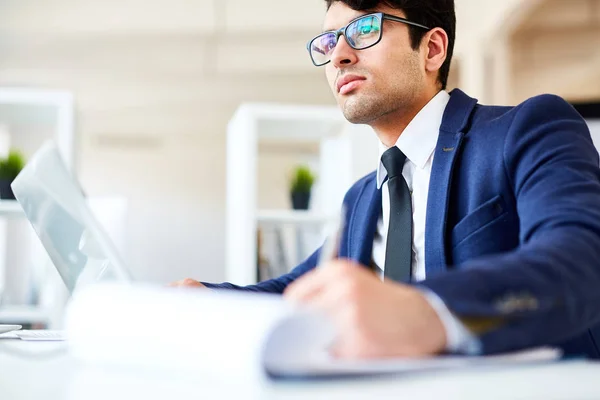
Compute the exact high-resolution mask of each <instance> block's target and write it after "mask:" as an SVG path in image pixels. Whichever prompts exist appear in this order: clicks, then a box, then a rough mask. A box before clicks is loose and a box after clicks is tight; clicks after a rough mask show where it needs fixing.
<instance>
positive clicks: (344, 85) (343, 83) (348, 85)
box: [336, 75, 367, 94]
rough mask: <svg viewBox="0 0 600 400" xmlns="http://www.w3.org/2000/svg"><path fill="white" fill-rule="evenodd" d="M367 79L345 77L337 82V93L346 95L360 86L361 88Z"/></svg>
mask: <svg viewBox="0 0 600 400" xmlns="http://www.w3.org/2000/svg"><path fill="white" fill-rule="evenodd" d="M366 79H367V78H365V77H364V76H358V75H345V76H344V77H342V78H341V79H339V80H338V81H337V84H336V86H337V91H338V93H340V94H346V93H348V92H350V91H352V90H354V89H356V88H357V87H358V86H360V84H361V82H362V81H364V80H366Z"/></svg>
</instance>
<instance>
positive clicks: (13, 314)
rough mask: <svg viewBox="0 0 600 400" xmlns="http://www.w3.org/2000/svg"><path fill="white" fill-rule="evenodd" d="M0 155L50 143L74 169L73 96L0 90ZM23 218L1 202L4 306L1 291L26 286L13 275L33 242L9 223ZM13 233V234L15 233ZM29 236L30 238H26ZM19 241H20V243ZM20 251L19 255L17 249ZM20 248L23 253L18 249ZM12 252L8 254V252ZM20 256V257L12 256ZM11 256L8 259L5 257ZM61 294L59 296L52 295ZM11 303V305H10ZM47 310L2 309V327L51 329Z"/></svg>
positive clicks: (12, 203)
mask: <svg viewBox="0 0 600 400" xmlns="http://www.w3.org/2000/svg"><path fill="white" fill-rule="evenodd" d="M0 128H1V129H0V133H1V134H2V135H1V136H2V140H1V141H0V142H1V143H0V145H1V147H2V148H0V152H3V153H6V152H7V151H8V147H10V146H11V145H12V146H16V147H19V149H20V150H26V153H31V152H33V151H35V150H36V149H37V148H38V147H39V146H41V144H42V143H43V141H45V140H47V139H54V140H55V141H56V143H57V146H58V149H59V151H60V153H61V155H62V156H63V158H64V160H65V162H66V164H67V166H68V167H69V168H72V169H74V164H75V107H74V99H73V96H72V94H71V93H68V92H64V91H55V90H37V89H31V88H15V87H10V88H2V87H0ZM24 215H25V214H24V212H23V210H22V208H21V206H20V205H19V204H18V202H16V201H14V200H0V299H3V300H5V299H6V296H5V293H4V292H5V288H9V289H10V290H13V289H15V288H18V287H21V286H23V285H24V284H26V282H25V280H26V279H28V278H27V274H23V272H22V271H20V270H15V267H14V265H18V266H19V268H21V267H22V264H24V263H25V264H26V263H27V261H25V259H24V257H31V256H32V254H31V249H29V247H28V246H29V245H30V244H31V240H37V239H35V238H34V233H33V231H32V230H31V231H27V230H23V229H21V228H19V229H16V228H17V227H16V226H12V224H11V223H10V220H12V219H16V218H21V217H24ZM13 228H14V229H16V231H13ZM15 232H16V233H18V234H19V239H18V240H17V241H15V240H12V243H11V248H10V249H9V247H8V245H7V242H8V239H9V238H10V237H11V236H13V235H15ZM28 233H29V235H28ZM21 235H24V237H22V238H21ZM15 247H18V248H19V249H15ZM21 247H22V248H21ZM9 250H10V251H9ZM16 250H18V251H16ZM8 253H11V256H10V257H7V254H8ZM11 268H12V273H11V274H10V275H11V277H12V278H11V279H12V281H7V280H6V277H7V270H9V269H11ZM56 293H60V290H58V291H56ZM17 297H18V296H17ZM11 300H12V299H11ZM53 300H55V303H54V304H56V307H62V305H63V304H64V299H62V298H61V299H59V298H56V299H53ZM50 306H51V307H50V308H49V307H48V305H45V306H37V305H27V304H24V305H20V304H15V305H9V304H6V303H5V302H2V303H0V323H6V322H13V323H25V324H27V323H29V324H44V325H50V326H52V322H53V318H54V317H55V316H56V315H60V313H58V314H57V310H53V309H52V304H51V305H50Z"/></svg>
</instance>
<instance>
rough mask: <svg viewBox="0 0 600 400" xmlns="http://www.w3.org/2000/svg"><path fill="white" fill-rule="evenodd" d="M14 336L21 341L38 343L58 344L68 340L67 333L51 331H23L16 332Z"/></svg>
mask: <svg viewBox="0 0 600 400" xmlns="http://www.w3.org/2000/svg"><path fill="white" fill-rule="evenodd" d="M14 335H15V336H16V337H18V338H19V339H21V340H28V341H38V342H56V341H63V340H67V335H66V332H65V331H51V330H42V329H36V330H22V331H17V332H14Z"/></svg>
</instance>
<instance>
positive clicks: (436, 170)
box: [425, 89, 477, 277]
mask: <svg viewBox="0 0 600 400" xmlns="http://www.w3.org/2000/svg"><path fill="white" fill-rule="evenodd" d="M476 104H477V100H476V99H473V98H471V97H469V96H467V95H466V94H465V93H463V92H462V91H460V90H458V89H456V90H454V91H452V93H451V96H450V101H449V103H448V105H447V107H446V110H445V111H444V117H443V119H442V125H441V127H440V135H439V138H438V142H437V145H436V148H435V153H434V157H433V165H432V169H431V177H430V180H429V194H428V200H427V217H426V222H425V269H426V275H427V277H431V276H433V275H435V274H438V273H440V272H442V271H445V270H446V265H447V257H446V222H447V214H448V205H449V201H450V199H449V195H450V187H451V184H452V175H453V170H454V166H455V162H456V159H457V156H458V154H459V152H460V151H461V148H462V144H463V139H464V137H465V133H464V131H465V130H466V128H467V126H468V123H469V118H470V116H471V113H472V112H473V110H474V108H475V105H476Z"/></svg>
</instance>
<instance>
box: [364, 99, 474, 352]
mask: <svg viewBox="0 0 600 400" xmlns="http://www.w3.org/2000/svg"><path fill="white" fill-rule="evenodd" d="M449 101H450V95H449V94H448V93H447V92H445V91H443V90H442V91H440V92H439V93H438V94H437V95H436V96H435V97H434V98H433V99H431V101H430V102H429V103H427V104H426V105H425V107H423V108H422V109H421V111H420V112H419V113H418V114H417V115H416V116H415V117H414V118H413V120H412V121H411V122H410V123H409V124H408V126H407V127H406V129H405V130H404V131H403V132H402V134H401V135H400V137H399V138H398V141H397V142H396V147H398V148H399V149H400V150H401V151H402V152H403V153H404V154H405V155H406V162H405V164H404V169H403V170H402V176H403V177H404V179H405V180H406V184H407V185H408V188H409V190H410V192H411V195H412V196H411V198H412V212H413V244H412V275H413V279H414V280H416V281H421V280H424V279H425V278H426V273H425V217H426V214H427V195H428V193H429V178H430V176H431V166H432V165H433V154H434V149H435V146H436V144H437V140H438V136H439V130H440V126H441V124H442V117H443V114H444V110H445V109H446V106H447V105H448V102H449ZM387 149H388V148H387V147H386V146H385V145H384V144H383V143H380V144H379V165H378V167H377V188H378V189H381V190H382V193H381V194H382V196H381V203H382V215H381V216H380V217H379V221H378V222H377V232H376V233H375V239H374V241H373V254H372V257H373V262H374V263H375V264H376V265H377V266H378V267H379V269H380V270H381V271H382V277H383V271H384V269H385V251H386V244H387V234H388V227H389V223H390V194H389V188H388V183H387V181H386V178H387V171H386V169H385V167H384V166H383V163H382V162H381V156H382V155H383V153H384V152H385V151H386V150H387ZM425 295H426V297H427V300H428V301H429V303H430V305H431V306H432V307H433V308H434V309H435V310H436V312H437V313H438V316H439V317H440V319H441V320H442V323H443V325H444V328H445V329H446V337H447V341H448V348H447V350H449V351H452V352H463V353H470V354H472V353H478V352H479V349H480V343H479V340H478V339H477V338H476V337H475V336H474V335H473V334H472V333H471V332H469V330H468V329H467V328H466V327H465V326H464V325H463V324H462V323H461V322H460V321H459V320H458V319H457V318H456V317H455V316H454V315H452V313H451V312H450V311H449V310H448V308H447V307H446V305H445V304H444V302H443V301H442V300H441V299H440V298H439V297H438V296H437V295H436V294H435V293H433V292H431V291H425Z"/></svg>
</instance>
